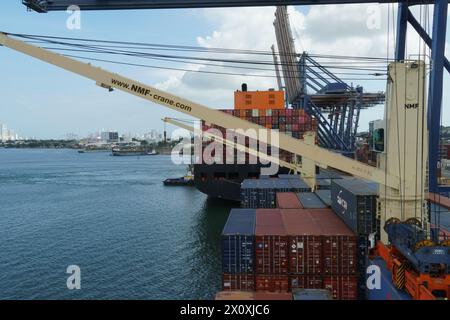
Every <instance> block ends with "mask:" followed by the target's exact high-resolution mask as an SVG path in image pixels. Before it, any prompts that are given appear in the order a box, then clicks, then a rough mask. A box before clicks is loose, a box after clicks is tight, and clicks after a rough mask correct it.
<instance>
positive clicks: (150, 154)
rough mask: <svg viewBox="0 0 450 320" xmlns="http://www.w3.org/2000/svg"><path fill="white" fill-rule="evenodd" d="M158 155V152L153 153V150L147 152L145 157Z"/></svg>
mask: <svg viewBox="0 0 450 320" xmlns="http://www.w3.org/2000/svg"><path fill="white" fill-rule="evenodd" d="M158 154H159V152H158V151H155V149H153V151H152V152H147V155H148V156H156V155H158Z"/></svg>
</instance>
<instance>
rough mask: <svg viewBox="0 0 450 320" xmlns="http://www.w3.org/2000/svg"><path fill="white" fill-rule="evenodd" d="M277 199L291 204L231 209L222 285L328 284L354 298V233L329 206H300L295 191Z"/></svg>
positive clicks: (335, 293) (287, 288)
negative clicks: (279, 207)
mask: <svg viewBox="0 0 450 320" xmlns="http://www.w3.org/2000/svg"><path fill="white" fill-rule="evenodd" d="M277 204H278V205H280V206H282V207H289V209H278V208H277V209H253V210H252V209H233V210H232V212H231V213H230V217H229V219H228V221H227V223H226V225H225V227H224V232H223V236H222V255H223V258H222V259H223V272H224V273H223V276H222V285H223V288H222V290H223V291H234V290H240V291H252V292H253V291H255V292H277V293H286V292H291V291H292V290H294V291H295V290H297V289H327V290H328V291H329V292H330V293H331V296H332V298H333V299H356V298H357V282H358V277H357V272H358V270H357V262H356V260H357V257H356V254H357V237H356V236H355V235H354V234H353V233H352V232H351V231H350V229H349V228H348V227H346V226H345V224H344V223H343V222H342V221H341V220H340V219H339V218H337V217H336V215H335V214H334V213H333V212H332V211H331V210H330V209H303V208H301V203H300V201H298V198H297V197H296V196H295V194H294V193H284V194H281V195H278V196H277ZM295 206H298V208H292V207H295ZM244 225H245V226H244ZM238 226H239V227H238ZM251 230H254V232H253V234H250V233H251ZM252 240H253V243H252V244H250V242H251V241H252ZM230 244H231V246H230ZM230 248H232V249H231V250H230ZM251 248H253V250H252V249H251ZM252 253H253V259H252V258H251V257H250V256H251V254H252ZM252 281H253V283H252Z"/></svg>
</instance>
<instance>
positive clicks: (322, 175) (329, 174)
mask: <svg viewBox="0 0 450 320" xmlns="http://www.w3.org/2000/svg"><path fill="white" fill-rule="evenodd" d="M342 178H343V174H341V173H337V172H335V171H332V170H328V169H323V168H320V169H319V173H317V174H316V179H332V180H334V179H342Z"/></svg>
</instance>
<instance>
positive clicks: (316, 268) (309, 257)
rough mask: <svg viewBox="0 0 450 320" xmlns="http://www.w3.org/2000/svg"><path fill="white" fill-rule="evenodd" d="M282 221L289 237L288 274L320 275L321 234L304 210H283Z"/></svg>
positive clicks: (307, 212)
mask: <svg viewBox="0 0 450 320" xmlns="http://www.w3.org/2000/svg"><path fill="white" fill-rule="evenodd" d="M281 212H282V217H283V221H284V224H285V227H286V231H287V234H288V235H289V272H290V273H293V274H314V275H320V274H322V263H323V257H322V232H321V229H320V227H319V226H318V224H317V223H316V222H315V221H314V219H313V218H312V215H311V213H310V211H309V210H306V209H283V210H282V211H281Z"/></svg>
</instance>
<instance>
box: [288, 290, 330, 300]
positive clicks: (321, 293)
mask: <svg viewBox="0 0 450 320" xmlns="http://www.w3.org/2000/svg"><path fill="white" fill-rule="evenodd" d="M292 296H293V299H294V300H332V299H333V298H332V297H331V293H330V291H329V290H325V289H296V290H295V291H293V292H292Z"/></svg>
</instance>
